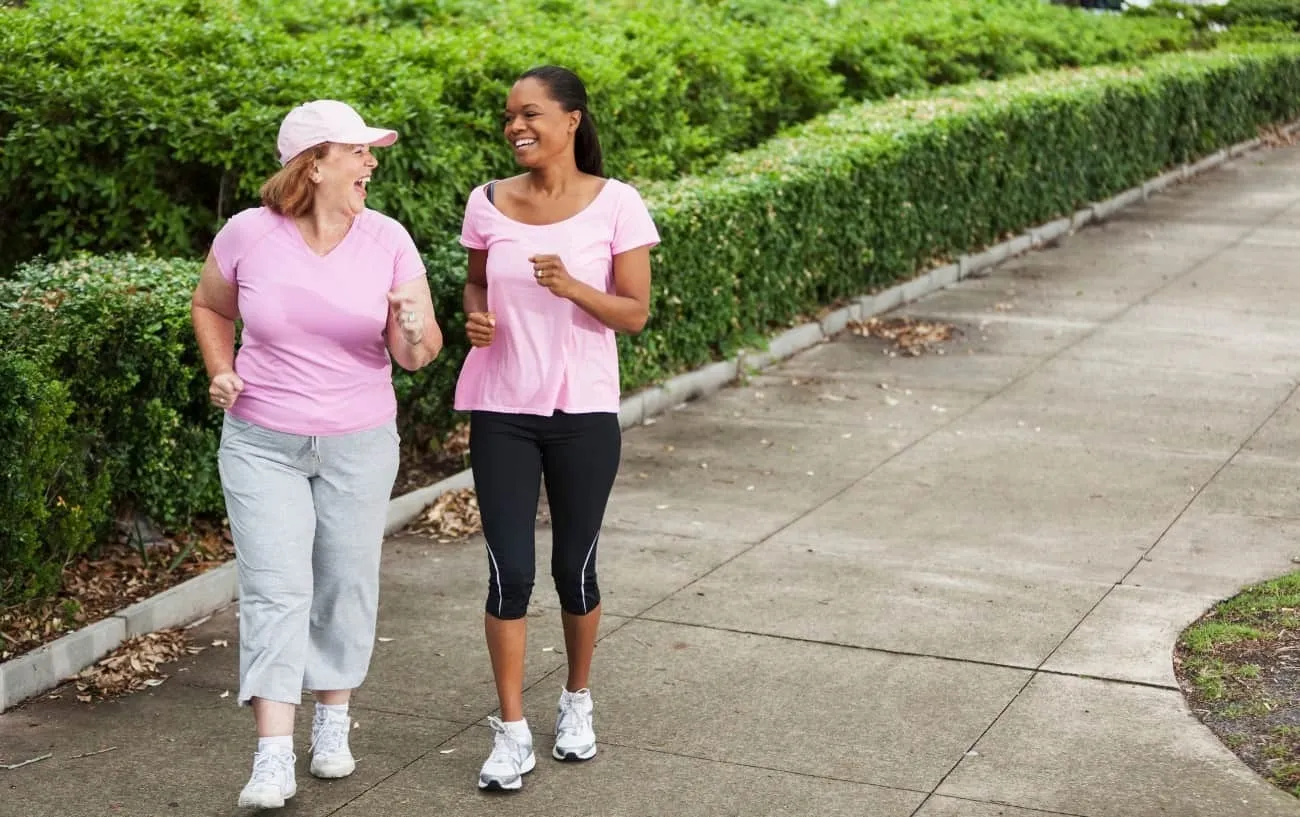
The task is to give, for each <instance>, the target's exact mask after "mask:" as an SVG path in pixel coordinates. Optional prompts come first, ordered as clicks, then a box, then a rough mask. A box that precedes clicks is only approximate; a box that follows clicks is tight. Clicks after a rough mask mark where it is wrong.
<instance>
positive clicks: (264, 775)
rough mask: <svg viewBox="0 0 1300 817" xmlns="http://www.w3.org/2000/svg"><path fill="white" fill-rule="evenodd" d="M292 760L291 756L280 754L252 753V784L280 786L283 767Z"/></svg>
mask: <svg viewBox="0 0 1300 817" xmlns="http://www.w3.org/2000/svg"><path fill="white" fill-rule="evenodd" d="M292 758H293V755H291V754H283V753H281V752H256V753H254V755H253V780H252V782H254V783H270V784H272V785H275V786H279V785H282V784H283V779H284V769H285V766H286V765H290V764H292V763H293V762H294V761H293V759H292Z"/></svg>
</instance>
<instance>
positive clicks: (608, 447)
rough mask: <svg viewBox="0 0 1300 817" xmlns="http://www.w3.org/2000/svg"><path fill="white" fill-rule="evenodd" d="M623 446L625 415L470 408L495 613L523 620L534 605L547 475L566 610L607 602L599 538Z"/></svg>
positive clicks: (555, 563) (558, 581) (557, 575)
mask: <svg viewBox="0 0 1300 817" xmlns="http://www.w3.org/2000/svg"><path fill="white" fill-rule="evenodd" d="M621 448H622V433H621V431H620V430H619V424H618V415H617V414H612V413H608V412H598V413H591V414H564V413H562V412H558V411H557V412H556V413H555V414H554V415H553V416H551V417H540V416H536V415H530V414H500V413H497V412H490V411H475V412H471V414H470V425H469V449H470V464H471V467H472V469H473V472H474V489H475V491H476V492H477V494H478V505H479V511H480V513H481V514H482V516H483V535H484V537H485V538H486V539H487V551H488V596H487V612H488V613H489V614H491V615H493V616H496V617H497V618H501V619H517V618H523V617H524V615H525V614H526V613H527V612H528V599H529V597H530V596H531V595H532V592H533V579H534V577H535V575H536V571H537V565H536V541H535V535H534V532H535V530H536V528H535V525H536V522H537V502H538V493H539V486H540V484H541V481H542V479H543V478H545V480H546V497H547V500H548V501H549V503H550V506H551V536H552V543H551V577H552V578H554V579H555V592H556V593H557V594H558V595H559V597H560V607H561V608H563V609H564V611H565V612H566V613H573V614H575V615H586V614H587V613H589V612H591V611H592V610H593V609H594V608H595V607H596V605H597V604H599V603H600V589H599V588H598V587H597V586H596V544H597V542H598V541H599V539H600V526H601V522H602V520H603V519H604V516H605V504H606V503H607V502H608V501H609V493H610V490H611V489H613V487H614V477H615V476H616V475H617V474H618V462H619V454H620V450H621Z"/></svg>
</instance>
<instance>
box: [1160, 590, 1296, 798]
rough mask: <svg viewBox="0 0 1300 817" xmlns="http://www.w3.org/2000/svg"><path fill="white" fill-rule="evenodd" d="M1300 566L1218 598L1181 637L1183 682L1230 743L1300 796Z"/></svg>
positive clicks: (1210, 722) (1249, 761)
mask: <svg viewBox="0 0 1300 817" xmlns="http://www.w3.org/2000/svg"><path fill="white" fill-rule="evenodd" d="M1298 625H1300V571H1297V572H1295V573H1290V574H1288V575H1286V576H1282V577H1280V578H1277V579H1273V580H1272V581H1268V582H1263V583H1261V584H1257V585H1254V586H1252V587H1248V588H1246V589H1245V590H1243V591H1242V592H1241V593H1239V594H1238V595H1236V596H1234V597H1232V598H1231V599H1228V600H1226V601H1223V602H1221V603H1219V604H1217V605H1215V606H1214V609H1212V610H1210V611H1209V612H1208V613H1206V614H1205V616H1203V617H1202V618H1201V620H1200V621H1197V622H1196V623H1195V624H1193V625H1192V626H1190V627H1188V628H1187V630H1185V631H1184V632H1183V634H1182V636H1181V637H1180V638H1179V640H1178V648H1177V652H1176V656H1175V664H1176V671H1177V674H1178V678H1179V683H1180V685H1181V686H1182V689H1183V691H1184V694H1186V696H1187V700H1188V703H1189V705H1190V706H1191V708H1192V710H1193V711H1194V712H1196V714H1197V716H1198V717H1199V718H1200V719H1201V720H1202V721H1203V722H1204V723H1205V724H1206V725H1207V726H1209V727H1210V728H1211V729H1212V730H1213V731H1214V732H1215V733H1216V734H1217V735H1218V736H1219V738H1220V739H1221V740H1222V741H1223V743H1224V745H1226V746H1227V747H1228V748H1229V749H1231V750H1232V751H1233V752H1235V753H1236V754H1237V756H1238V757H1240V758H1241V759H1242V760H1244V761H1245V762H1246V763H1247V764H1248V765H1249V766H1250V767H1251V768H1253V769H1254V770H1255V771H1257V772H1258V773H1259V774H1261V775H1262V776H1263V777H1265V778H1266V779H1268V780H1269V781H1271V782H1272V783H1274V784H1275V785H1277V786H1278V787H1279V788H1281V789H1283V790H1285V791H1287V792H1290V793H1291V794H1292V795H1294V796H1296V797H1300V626H1298Z"/></svg>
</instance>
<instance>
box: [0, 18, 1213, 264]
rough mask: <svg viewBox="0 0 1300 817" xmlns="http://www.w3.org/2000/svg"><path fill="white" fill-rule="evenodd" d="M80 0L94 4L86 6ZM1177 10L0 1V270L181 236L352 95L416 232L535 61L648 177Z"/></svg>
mask: <svg viewBox="0 0 1300 817" xmlns="http://www.w3.org/2000/svg"><path fill="white" fill-rule="evenodd" d="M87 7H91V8H93V9H94V11H93V13H88V11H87ZM1202 36H1205V35H1202V34H1198V33H1197V32H1196V31H1195V30H1194V29H1193V27H1192V26H1191V25H1190V24H1188V23H1185V22H1184V21H1180V20H1176V19H1153V20H1133V19H1123V18H1119V17H1098V16H1095V15H1087V14H1082V13H1079V12H1077V11H1072V10H1069V9H1064V8H1060V7H1055V6H1051V5H1049V4H1045V3H1041V2H1039V0H978V2H977V0H942V1H941V0H906V2H876V0H843V2H840V3H839V4H837V5H836V6H834V7H832V6H830V5H828V4H827V3H826V2H825V0H779V1H778V0H731V2H718V3H700V2H696V1H694V0H659V1H658V2H655V3H646V2H632V1H631V0H624V2H621V3H620V2H606V0H549V2H546V3H543V4H540V5H539V4H537V3H533V2H524V1H523V0H502V2H498V3H491V4H486V3H479V2H474V1H473V0H461V2H457V1H456V0H323V2H319V3H318V2H314V0H295V1H294V2H288V1H286V2H284V3H275V2H271V1H270V0H186V2H183V3H176V2H174V0H94V2H91V3H66V2H61V1H60V0H46V1H45V2H38V3H35V4H33V5H32V6H31V7H29V8H25V9H5V8H2V7H0V63H3V64H4V65H8V66H22V70H10V71H3V72H0V145H3V150H0V191H2V193H3V195H0V223H2V224H4V225H5V229H4V230H3V231H0V275H3V274H4V272H3V271H4V270H7V269H9V268H10V267H12V266H13V265H14V264H16V263H18V262H21V261H23V260H26V259H29V258H31V257H33V256H36V255H44V256H46V257H49V258H62V257H68V256H70V255H72V254H73V253H75V252H76V251H77V250H82V249H87V250H91V251H94V252H116V251H132V252H136V251H141V250H149V251H153V252H156V253H157V254H159V255H184V256H190V255H198V254H201V253H202V252H203V251H204V250H205V249H206V247H207V245H208V243H209V241H210V240H211V237H212V235H213V233H214V232H215V230H216V229H217V227H218V226H219V225H220V224H221V223H222V221H223V220H224V219H225V218H226V217H228V216H229V215H230V214H231V213H233V212H236V211H238V210H240V209H242V208H243V207H246V206H249V205H251V204H252V203H254V202H255V200H256V193H257V188H258V186H259V185H260V183H261V181H262V180H263V179H264V178H265V177H266V176H267V175H269V174H270V173H271V172H272V171H273V170H274V169H275V168H276V165H275V159H274V155H273V150H272V147H273V145H272V138H271V135H273V134H274V133H275V132H276V128H277V126H278V124H279V121H280V118H281V117H282V116H283V115H284V113H285V112H286V111H287V110H288V109H289V108H290V107H291V106H292V105H294V104H296V103H298V102H301V101H303V100H305V99H309V98H315V97H321V96H330V97H335V98H340V99H345V100H349V101H352V102H354V103H355V104H356V105H357V107H358V109H359V110H361V113H362V114H363V115H365V116H366V117H368V118H371V119H373V120H375V121H377V122H381V123H383V124H385V125H391V126H393V127H396V128H399V129H400V130H401V131H402V139H401V141H399V142H398V143H397V145H395V146H394V147H393V148H391V149H388V150H385V151H383V152H382V156H381V166H380V169H379V174H378V176H377V177H376V179H377V181H382V182H383V184H377V185H376V191H375V196H374V198H373V203H374V206H375V207H376V208H377V209H382V210H384V211H385V212H387V213H389V214H391V215H393V216H394V217H396V218H398V219H399V220H401V221H402V222H403V223H404V224H407V225H408V226H409V228H410V229H411V231H412V233H413V234H414V235H415V237H416V240H417V241H418V242H419V243H420V244H421V245H429V244H432V243H435V242H437V241H438V240H440V237H441V236H443V235H444V234H446V232H448V231H450V230H454V229H456V227H457V226H458V224H459V219H460V217H461V204H462V198H463V195H464V192H465V191H466V190H468V189H470V188H471V187H472V186H473V185H475V184H478V183H480V182H482V181H483V180H485V179H487V178H491V177H493V176H500V175H504V174H507V173H510V172H512V169H513V165H512V159H511V157H510V155H509V152H508V151H506V150H503V149H502V147H501V139H500V128H499V111H500V109H501V106H502V104H503V100H504V98H505V95H506V91H507V89H508V88H509V85H510V83H511V82H512V81H513V79H514V78H515V77H516V76H517V75H518V74H519V73H520V72H522V71H523V70H524V69H526V68H528V67H530V66H532V65H535V64H537V63H539V62H543V61H545V62H559V63H561V64H565V65H569V66H571V67H573V68H574V69H575V70H577V71H578V72H579V73H580V74H581V75H582V76H583V77H584V78H585V79H586V81H587V82H588V84H589V86H590V88H591V91H592V94H593V95H594V98H595V99H596V100H598V104H597V106H596V112H597V116H598V118H599V122H600V124H601V125H602V136H603V138H604V141H605V148H606V151H605V152H606V155H607V156H609V157H610V163H609V164H610V167H609V169H610V172H611V173H613V174H615V175H618V176H620V177H622V178H637V179H668V178H673V177H675V176H677V175H678V174H680V173H682V172H700V171H703V170H706V169H707V168H708V167H709V166H711V165H712V163H714V162H716V161H717V160H718V159H719V158H721V157H722V156H723V155H725V154H726V153H728V152H730V151H735V150H739V149H744V148H748V147H751V146H753V145H756V144H759V143H760V142H762V141H763V140H764V139H766V138H768V137H769V136H771V135H772V134H774V133H776V132H777V131H778V130H779V129H781V128H783V127H786V126H789V125H792V124H796V123H798V122H802V121H805V120H807V119H808V118H810V117H812V116H814V115H816V114H820V113H824V112H826V111H828V110H831V109H832V108H834V107H835V106H836V105H838V104H840V103H841V102H842V101H843V99H844V98H845V96H846V95H848V96H849V97H851V98H855V99H860V98H880V97H885V96H888V95H891V94H895V93H899V92H908V91H916V90H918V89H922V88H924V87H925V86H926V85H927V84H937V83H947V82H961V81H966V80H971V79H978V78H984V79H996V78H1001V77H1004V76H1010V75H1011V74H1015V73H1018V72H1024V71H1031V70H1040V69H1047V68H1054V67H1060V66H1077V65H1091V64H1096V63H1102V62H1120V61H1131V60H1134V59H1138V58H1142V57H1145V56H1148V55H1150V54H1152V53H1155V52H1159V51H1164V50H1170V49H1182V48H1185V47H1188V46H1190V45H1192V44H1194V43H1195V42H1198V41H1199V40H1198V38H1200V37H1202Z"/></svg>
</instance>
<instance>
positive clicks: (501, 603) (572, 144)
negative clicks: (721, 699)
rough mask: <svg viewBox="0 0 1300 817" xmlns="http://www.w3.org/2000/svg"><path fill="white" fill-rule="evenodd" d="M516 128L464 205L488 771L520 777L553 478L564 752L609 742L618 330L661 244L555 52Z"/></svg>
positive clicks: (559, 743)
mask: <svg viewBox="0 0 1300 817" xmlns="http://www.w3.org/2000/svg"><path fill="white" fill-rule="evenodd" d="M504 128H505V137H506V141H507V142H508V143H509V145H510V148H511V149H512V150H513V151H514V155H515V160H516V161H517V162H518V163H519V164H520V165H521V166H522V167H523V168H525V170H526V172H525V173H523V174H521V175H519V176H515V177H513V178H509V179H504V180H501V181H496V182H491V183H489V184H485V185H483V186H481V187H478V188H476V189H475V190H474V191H473V192H472V193H471V194H470V197H469V201H468V203H467V205H466V209H465V220H464V225H463V227H462V232H461V243H462V244H464V245H465V246H466V247H467V248H468V249H469V278H468V283H467V284H466V285H465V314H466V321H467V327H466V331H467V334H468V335H469V340H470V342H471V344H472V345H473V348H472V349H471V350H470V353H469V356H468V358H467V359H466V361H465V366H464V368H463V369H462V371H461V375H460V380H459V382H458V383H457V386H456V403H455V405H456V408H457V409H458V410H461V411H469V412H470V413H471V414H470V457H471V463H472V466H473V471H474V485H475V489H476V491H477V493H478V503H479V508H480V509H481V512H482V517H483V532H484V535H485V537H486V539H487V551H488V593H487V612H486V617H485V629H486V634H487V644H488V652H489V653H490V654H491V659H492V670H493V673H494V675H495V678H496V688H497V696H498V698H499V701H500V704H501V717H500V718H492V719H491V723H492V726H493V728H494V730H495V736H494V739H493V747H492V752H491V754H490V756H489V757H488V759H487V762H486V763H484V764H483V767H482V770H481V771H480V772H479V781H478V785H479V787H480V788H483V789H493V790H514V789H518V788H520V786H521V785H522V776H523V775H524V774H526V773H528V772H529V771H531V770H532V769H533V767H534V765H535V763H536V761H535V759H534V756H533V738H532V734H531V732H530V731H529V728H528V723H527V722H526V721H525V719H524V714H523V682H524V644H525V636H526V619H525V618H524V616H525V614H526V612H527V610H528V601H529V597H530V595H531V593H532V589H533V578H534V574H535V556H534V523H535V519H536V516H537V502H538V493H539V483H540V482H541V481H542V480H543V479H544V480H545V482H546V496H547V502H548V503H549V505H550V510H551V521H552V528H553V534H552V544H551V576H552V578H553V579H554V580H555V590H556V593H557V595H558V596H559V601H560V607H561V609H562V613H561V618H562V620H563V625H564V642H565V656H566V657H567V659H568V664H569V667H568V678H567V680H566V683H565V685H564V689H563V690H562V691H561V692H560V699H559V705H558V710H557V716H556V724H555V730H556V738H555V745H554V747H553V749H552V751H551V754H552V756H553V757H554V758H555V759H557V760H570V761H580V760H587V759H589V758H591V757H593V756H594V755H595V754H596V735H595V731H594V729H593V725H592V711H593V708H592V699H591V693H590V691H589V690H588V675H589V673H590V670H591V658H592V652H593V650H594V649H595V645H596V633H597V630H598V628H599V625H600V590H599V589H598V587H597V585H596V546H597V542H598V541H599V539H600V528H601V522H602V520H603V517H604V514H605V504H606V502H607V500H608V499H609V494H610V490H611V489H612V487H613V484H614V477H615V475H616V474H617V472H618V465H619V455H620V445H621V439H620V432H619V421H618V409H619V371H618V352H617V348H616V346H615V335H614V333H615V332H629V333H636V332H639V331H641V329H642V327H644V326H645V323H646V318H647V316H648V314H649V304H650V248H651V247H653V246H654V245H655V244H657V243H658V242H659V235H658V232H657V231H656V229H655V225H654V222H653V221H652V220H651V218H650V214H649V212H648V211H647V210H646V207H645V204H644V203H642V200H641V196H640V195H639V194H638V193H637V191H636V190H635V189H634V188H633V187H631V186H629V185H627V184H624V183H623V182H620V181H618V180H616V179H607V178H605V177H604V169H603V166H602V159H601V150H600V141H599V139H598V138H597V136H596V123H595V120H594V119H593V118H592V115H591V111H590V110H589V109H588V107H587V91H586V88H584V87H583V84H582V81H581V80H580V79H579V78H578V77H577V76H575V75H574V74H573V73H572V72H571V71H568V70H566V69H564V68H558V67H555V66H543V67H540V68H535V69H533V70H531V71H528V72H527V73H525V74H524V75H523V76H522V77H520V78H519V80H518V81H517V82H516V83H515V85H514V87H513V88H512V89H511V91H510V96H509V98H508V99H507V100H506V109H505V119H504Z"/></svg>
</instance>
